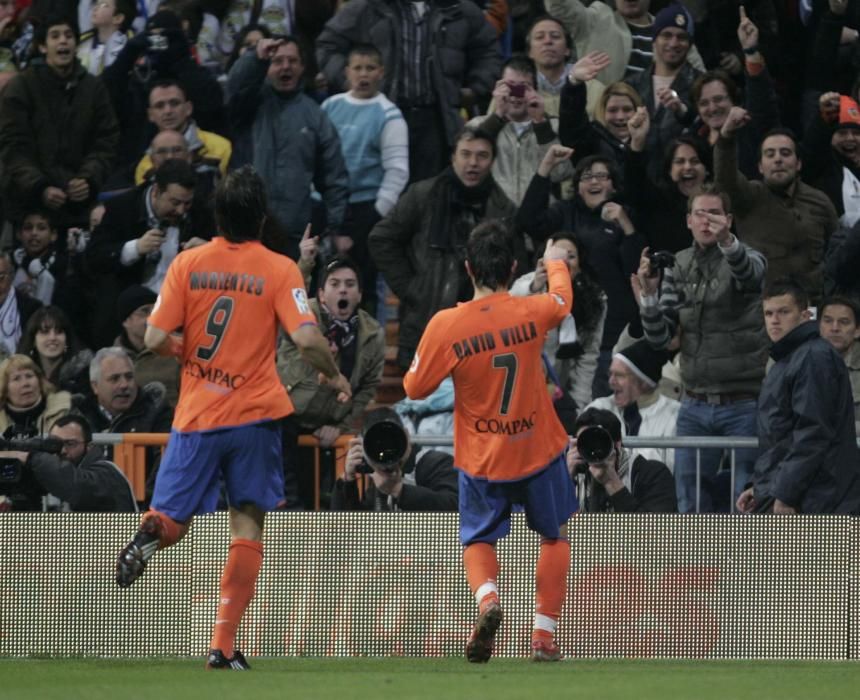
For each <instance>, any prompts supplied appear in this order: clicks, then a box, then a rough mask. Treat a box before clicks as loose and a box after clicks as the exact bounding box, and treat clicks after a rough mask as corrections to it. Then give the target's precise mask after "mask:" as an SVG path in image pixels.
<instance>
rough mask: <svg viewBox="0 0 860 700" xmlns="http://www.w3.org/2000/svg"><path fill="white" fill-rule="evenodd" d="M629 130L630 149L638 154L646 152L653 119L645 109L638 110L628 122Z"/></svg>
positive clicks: (638, 108)
mask: <svg viewBox="0 0 860 700" xmlns="http://www.w3.org/2000/svg"><path fill="white" fill-rule="evenodd" d="M627 130H628V131H629V132H630V148H631V149H632V150H634V151H636V152H642V151H644V150H645V142H646V141H647V139H648V132H649V131H650V130H651V117H649V116H648V110H647V109H646V108H645V107H637V108H636V111H635V112H634V113H633V116H632V117H630V119H628V120H627Z"/></svg>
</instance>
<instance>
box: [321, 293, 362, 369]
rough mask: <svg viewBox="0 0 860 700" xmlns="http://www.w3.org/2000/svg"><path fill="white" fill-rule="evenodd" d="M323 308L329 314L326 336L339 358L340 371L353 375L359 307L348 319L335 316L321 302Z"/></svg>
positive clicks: (333, 352)
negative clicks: (342, 319)
mask: <svg viewBox="0 0 860 700" xmlns="http://www.w3.org/2000/svg"><path fill="white" fill-rule="evenodd" d="M321 308H322V309H323V310H324V311H325V314H326V316H327V318H326V322H327V323H328V327H327V328H326V331H325V337H326V339H327V340H328V345H329V348H330V349H331V354H332V355H333V356H334V357H335V358H337V362H338V366H339V367H340V373H341V374H342V375H343V376H344V377H347V378H349V377H351V376H352V370H353V368H354V367H355V356H356V348H357V346H358V309H356V310H355V311H353V313H352V316H350V317H349V318H348V319H347V320H346V321H341V320H339V319H337V318H334V317H333V316H332V315H331V312H330V311H329V310H328V309H327V308H326V307H325V304H321Z"/></svg>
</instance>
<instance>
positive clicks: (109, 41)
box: [78, 0, 137, 75]
mask: <svg viewBox="0 0 860 700" xmlns="http://www.w3.org/2000/svg"><path fill="white" fill-rule="evenodd" d="M136 14H137V13H136V12H135V6H134V4H133V2H132V0H96V1H95V2H93V4H92V10H90V20H91V22H92V29H91V30H89V31H87V32H85V33H84V34H83V35H82V36H81V43H80V44H78V60H79V61H80V62H81V65H82V66H83V67H84V68H86V69H87V71H89V72H90V73H91V74H92V75H101V73H102V71H103V70H104V69H105V68H107V67H108V66H109V65H110V64H111V63H113V62H114V60H115V59H116V57H117V55H118V54H119V52H120V51H122V48H123V47H124V46H125V44H126V42H127V41H128V33H127V32H128V28H129V26H130V25H131V22H132V20H133V19H134V18H135V16H136Z"/></svg>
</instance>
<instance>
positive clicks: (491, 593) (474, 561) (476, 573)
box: [463, 542, 499, 607]
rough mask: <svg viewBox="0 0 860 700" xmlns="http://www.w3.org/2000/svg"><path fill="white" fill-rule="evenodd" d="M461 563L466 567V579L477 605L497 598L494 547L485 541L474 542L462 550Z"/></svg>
mask: <svg viewBox="0 0 860 700" xmlns="http://www.w3.org/2000/svg"><path fill="white" fill-rule="evenodd" d="M463 565H464V566H465V568H466V580H467V581H468V582H469V588H470V589H471V591H472V593H473V594H474V596H475V600H476V601H477V602H478V606H479V607H483V606H484V604H486V603H487V602H489V601H490V600H498V599H499V589H498V588H497V587H496V579H498V577H499V560H498V559H497V558H496V548H495V547H493V545H491V544H487V543H486V542H476V543H475V544H470V545H468V546H467V547H466V548H465V549H464V550H463Z"/></svg>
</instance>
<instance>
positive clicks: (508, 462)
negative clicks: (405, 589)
mask: <svg viewBox="0 0 860 700" xmlns="http://www.w3.org/2000/svg"><path fill="white" fill-rule="evenodd" d="M566 258H567V253H566V251H565V250H564V249H562V248H558V247H556V246H553V245H552V241H549V242H548V243H547V249H546V252H545V253H544V262H545V263H546V270H547V275H548V278H549V292H548V293H547V294H540V295H536V296H531V297H512V296H511V295H510V294H509V293H508V286H509V285H510V282H511V279H513V274H514V270H515V268H516V263H515V260H514V251H513V247H512V245H511V239H510V236H509V234H508V232H507V231H506V230H505V228H504V227H503V226H502V225H501V224H500V223H499V222H495V221H489V222H486V223H483V224H481V225H480V226H478V227H477V228H476V229H475V230H474V231H473V232H472V234H471V235H470V236H469V242H468V244H467V247H466V271H467V272H468V274H469V277H470V278H471V280H472V284H473V286H474V288H475V294H474V297H473V298H472V301H469V302H466V303H463V304H459V305H458V306H457V307H456V308H453V309H445V310H443V311H440V312H439V313H437V314H436V315H435V316H434V317H433V318H432V319H431V320H430V323H429V324H427V328H426V329H425V331H424V335H423V336H422V338H421V342H420V343H419V345H418V351H417V353H416V354H415V358H414V360H413V362H412V366H411V368H410V369H409V372H407V374H406V376H405V377H404V379H403V385H404V387H405V389H406V393H407V395H408V396H409V398H412V399H418V398H422V397H424V396H427V395H428V394H430V393H431V392H432V391H433V390H434V389H435V388H436V387H437V386H438V385H439V383H440V382H441V381H442V380H443V379H444V378H445V377H447V376H448V375H451V377H452V378H453V380H454V465H455V466H456V467H457V469H459V470H460V476H459V478H460V496H459V498H460V541H461V543H462V544H463V546H464V548H465V549H464V550H463V563H464V565H465V568H466V578H467V579H468V582H469V587H470V588H471V590H472V593H474V595H475V600H476V601H477V603H478V608H479V614H478V620H477V622H476V624H475V628H474V630H473V631H472V635H471V637H470V638H469V641H468V643H467V644H466V658H467V659H468V660H469V661H473V662H485V661H489V659H490V656H491V655H492V653H493V644H494V641H495V636H496V631H497V630H498V628H499V625H500V624H501V621H502V609H501V607H500V604H499V590H498V587H497V585H496V579H497V577H498V571H499V564H498V559H497V558H496V550H495V544H496V542H497V541H498V540H499V539H501V538H502V537H504V536H505V535H507V534H508V532H509V531H510V515H511V507H512V506H513V505H514V504H520V505H522V506H523V507H524V509H525V512H526V520H527V522H528V525H529V527H530V528H531V529H532V530H535V531H536V532H538V533H539V534H540V535H541V548H540V557H539V559H538V563H537V574H536V579H537V595H536V606H535V625H534V631H533V633H532V658H533V659H534V660H536V661H556V660H558V659H560V658H561V654H560V652H559V649H558V646H557V645H556V644H555V641H554V635H555V630H556V626H557V623H558V618H559V615H560V613H561V607H562V604H563V603H564V593H565V589H566V587H567V572H568V569H569V567H570V545H569V543H568V542H567V539H566V537H567V520H568V518H569V517H570V515H571V514H572V513H573V512H574V511H575V510H576V506H577V504H576V496H575V494H574V491H573V485H572V483H571V480H570V476H569V475H568V472H567V467H566V464H565V459H564V452H565V447H566V445H567V441H568V439H567V435H566V434H565V431H564V428H563V427H562V425H561V423H560V422H559V420H558V418H557V417H556V414H555V410H554V409H553V406H552V402H551V400H550V397H549V393H548V392H547V391H546V379H545V377H544V370H543V364H542V362H541V350H542V348H543V342H544V336H545V335H546V332H547V330H549V329H550V328H552V327H554V326H556V325H558V324H559V323H560V322H561V320H562V319H563V318H564V317H565V316H566V315H567V314H568V313H569V312H570V308H571V304H572V303H573V289H572V287H571V283H570V272H569V270H568V269H567V264H566V263H565V260H566Z"/></svg>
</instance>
